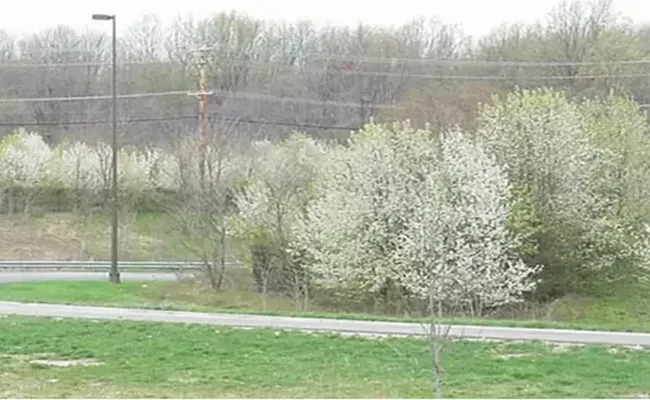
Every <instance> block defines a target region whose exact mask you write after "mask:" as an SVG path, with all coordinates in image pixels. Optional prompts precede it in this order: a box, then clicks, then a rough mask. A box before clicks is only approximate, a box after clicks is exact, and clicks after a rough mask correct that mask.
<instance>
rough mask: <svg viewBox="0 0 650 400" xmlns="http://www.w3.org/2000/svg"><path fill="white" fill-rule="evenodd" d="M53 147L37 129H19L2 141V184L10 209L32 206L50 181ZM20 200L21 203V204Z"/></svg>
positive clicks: (0, 158)
mask: <svg viewBox="0 0 650 400" xmlns="http://www.w3.org/2000/svg"><path fill="white" fill-rule="evenodd" d="M51 157H52V149H50V147H49V146H48V145H47V143H45V142H44V141H43V138H42V137H41V136H39V135H38V134H36V133H33V132H27V131H25V130H22V129H21V130H19V131H17V132H16V133H14V134H12V135H8V136H5V137H4V138H3V139H2V141H1V142H0V187H2V192H3V195H4V196H3V197H5V198H6V201H7V203H8V207H9V211H12V210H13V209H14V208H16V207H19V208H22V209H24V210H25V211H28V210H29V207H30V206H31V205H32V202H33V201H34V200H35V199H36V197H37V196H38V191H39V189H40V188H42V187H43V185H45V183H46V170H47V164H48V163H49V161H50V158H51ZM18 203H20V204H18Z"/></svg>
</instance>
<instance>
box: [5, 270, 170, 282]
mask: <svg viewBox="0 0 650 400" xmlns="http://www.w3.org/2000/svg"><path fill="white" fill-rule="evenodd" d="M120 275H121V278H122V280H123V281H124V282H150V281H175V280H176V279H178V275H176V274H174V273H169V272H122V273H121V274H120ZM107 280H108V272H70V271H47V272H45V271H29V272H23V271H2V272H0V283H12V282H45V281H65V282H70V281H77V282H78V281H107Z"/></svg>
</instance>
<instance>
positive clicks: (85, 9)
mask: <svg viewBox="0 0 650 400" xmlns="http://www.w3.org/2000/svg"><path fill="white" fill-rule="evenodd" d="M560 2H561V0H399V1H389V0H387V1H377V0H326V1H313V0H312V1H305V0H216V1H215V0H180V1H174V0H171V1H169V0H168V1H160V0H108V1H104V2H102V3H105V5H103V6H100V5H98V4H99V3H100V2H99V1H88V0H18V1H14V2H11V6H10V7H7V6H4V7H3V10H2V12H1V13H0V29H3V30H5V31H9V32H11V33H15V34H28V33H31V32H35V31H38V30H40V29H43V28H47V27H52V26H55V25H58V24H65V25H70V26H73V27H75V28H79V29H82V28H84V27H87V26H88V27H92V28H93V29H97V30H98V31H109V26H110V24H108V23H102V22H92V21H90V15H91V14H93V13H104V14H116V15H117V21H118V31H122V30H123V29H125V28H126V27H127V26H129V25H131V24H133V23H134V22H136V21H138V20H139V19H140V18H141V17H142V16H143V15H145V14H157V15H158V16H159V17H160V19H161V20H162V21H163V22H168V21H171V20H172V19H173V18H174V17H175V16H177V15H179V14H182V15H187V14H193V15H196V16H201V15H210V14H212V13H215V12H219V11H230V10H233V9H235V10H237V11H241V12H245V13H247V14H249V15H251V16H254V17H260V18H266V19H273V20H285V21H295V20H297V19H311V20H313V21H314V22H316V23H317V24H335V25H352V24H357V23H358V22H363V23H367V24H373V25H395V24H401V23H403V22H406V21H408V20H410V19H412V18H414V17H417V16H426V17H430V16H436V17H438V18H440V19H441V20H442V21H443V22H445V23H456V24H459V25H460V26H462V27H463V29H464V31H465V32H466V33H468V34H471V35H474V36H481V35H484V34H486V33H488V32H489V31H490V30H492V29H493V28H495V27H497V26H499V25H501V24H502V23H512V22H534V21H535V20H537V19H540V18H543V17H544V16H545V14H546V13H547V12H548V11H549V10H550V9H551V8H553V7H554V6H556V5H557V4H559V3H560ZM613 8H614V10H615V11H616V12H619V13H621V14H622V15H623V16H626V17H628V18H630V19H632V20H633V21H635V22H645V21H648V22H650V0H614V4H613Z"/></svg>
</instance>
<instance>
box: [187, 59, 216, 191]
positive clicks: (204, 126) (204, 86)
mask: <svg viewBox="0 0 650 400" xmlns="http://www.w3.org/2000/svg"><path fill="white" fill-rule="evenodd" d="M207 50H209V48H206V47H203V48H200V49H198V50H196V52H198V53H199V55H198V67H199V92H198V93H191V95H194V96H197V97H198V98H199V179H200V182H201V188H203V187H204V185H205V164H206V152H207V147H208V121H207V108H208V96H209V95H211V94H212V92H208V80H207V77H206V74H205V64H206V59H205V52H206V51H207Z"/></svg>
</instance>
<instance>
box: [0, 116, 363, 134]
mask: <svg viewBox="0 0 650 400" xmlns="http://www.w3.org/2000/svg"><path fill="white" fill-rule="evenodd" d="M207 116H208V117H210V118H212V119H219V120H223V121H231V122H241V123H246V124H255V125H272V126H287V127H296V128H314V129H324V130H345V131H351V130H352V131H353V130H358V129H359V127H350V126H341V125H322V124H312V123H296V122H282V121H264V120H257V119H250V118H241V117H227V116H222V115H219V114H215V113H210V114H207ZM192 119H195V120H198V119H199V117H198V116H197V115H183V116H178V117H151V118H134V119H127V120H121V121H118V123H138V122H165V121H181V120H192ZM110 123H112V120H110V119H104V120H91V121H46V122H42V121H20V122H0V126H5V127H8V126H11V127H13V126H65V125H101V124H110Z"/></svg>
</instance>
